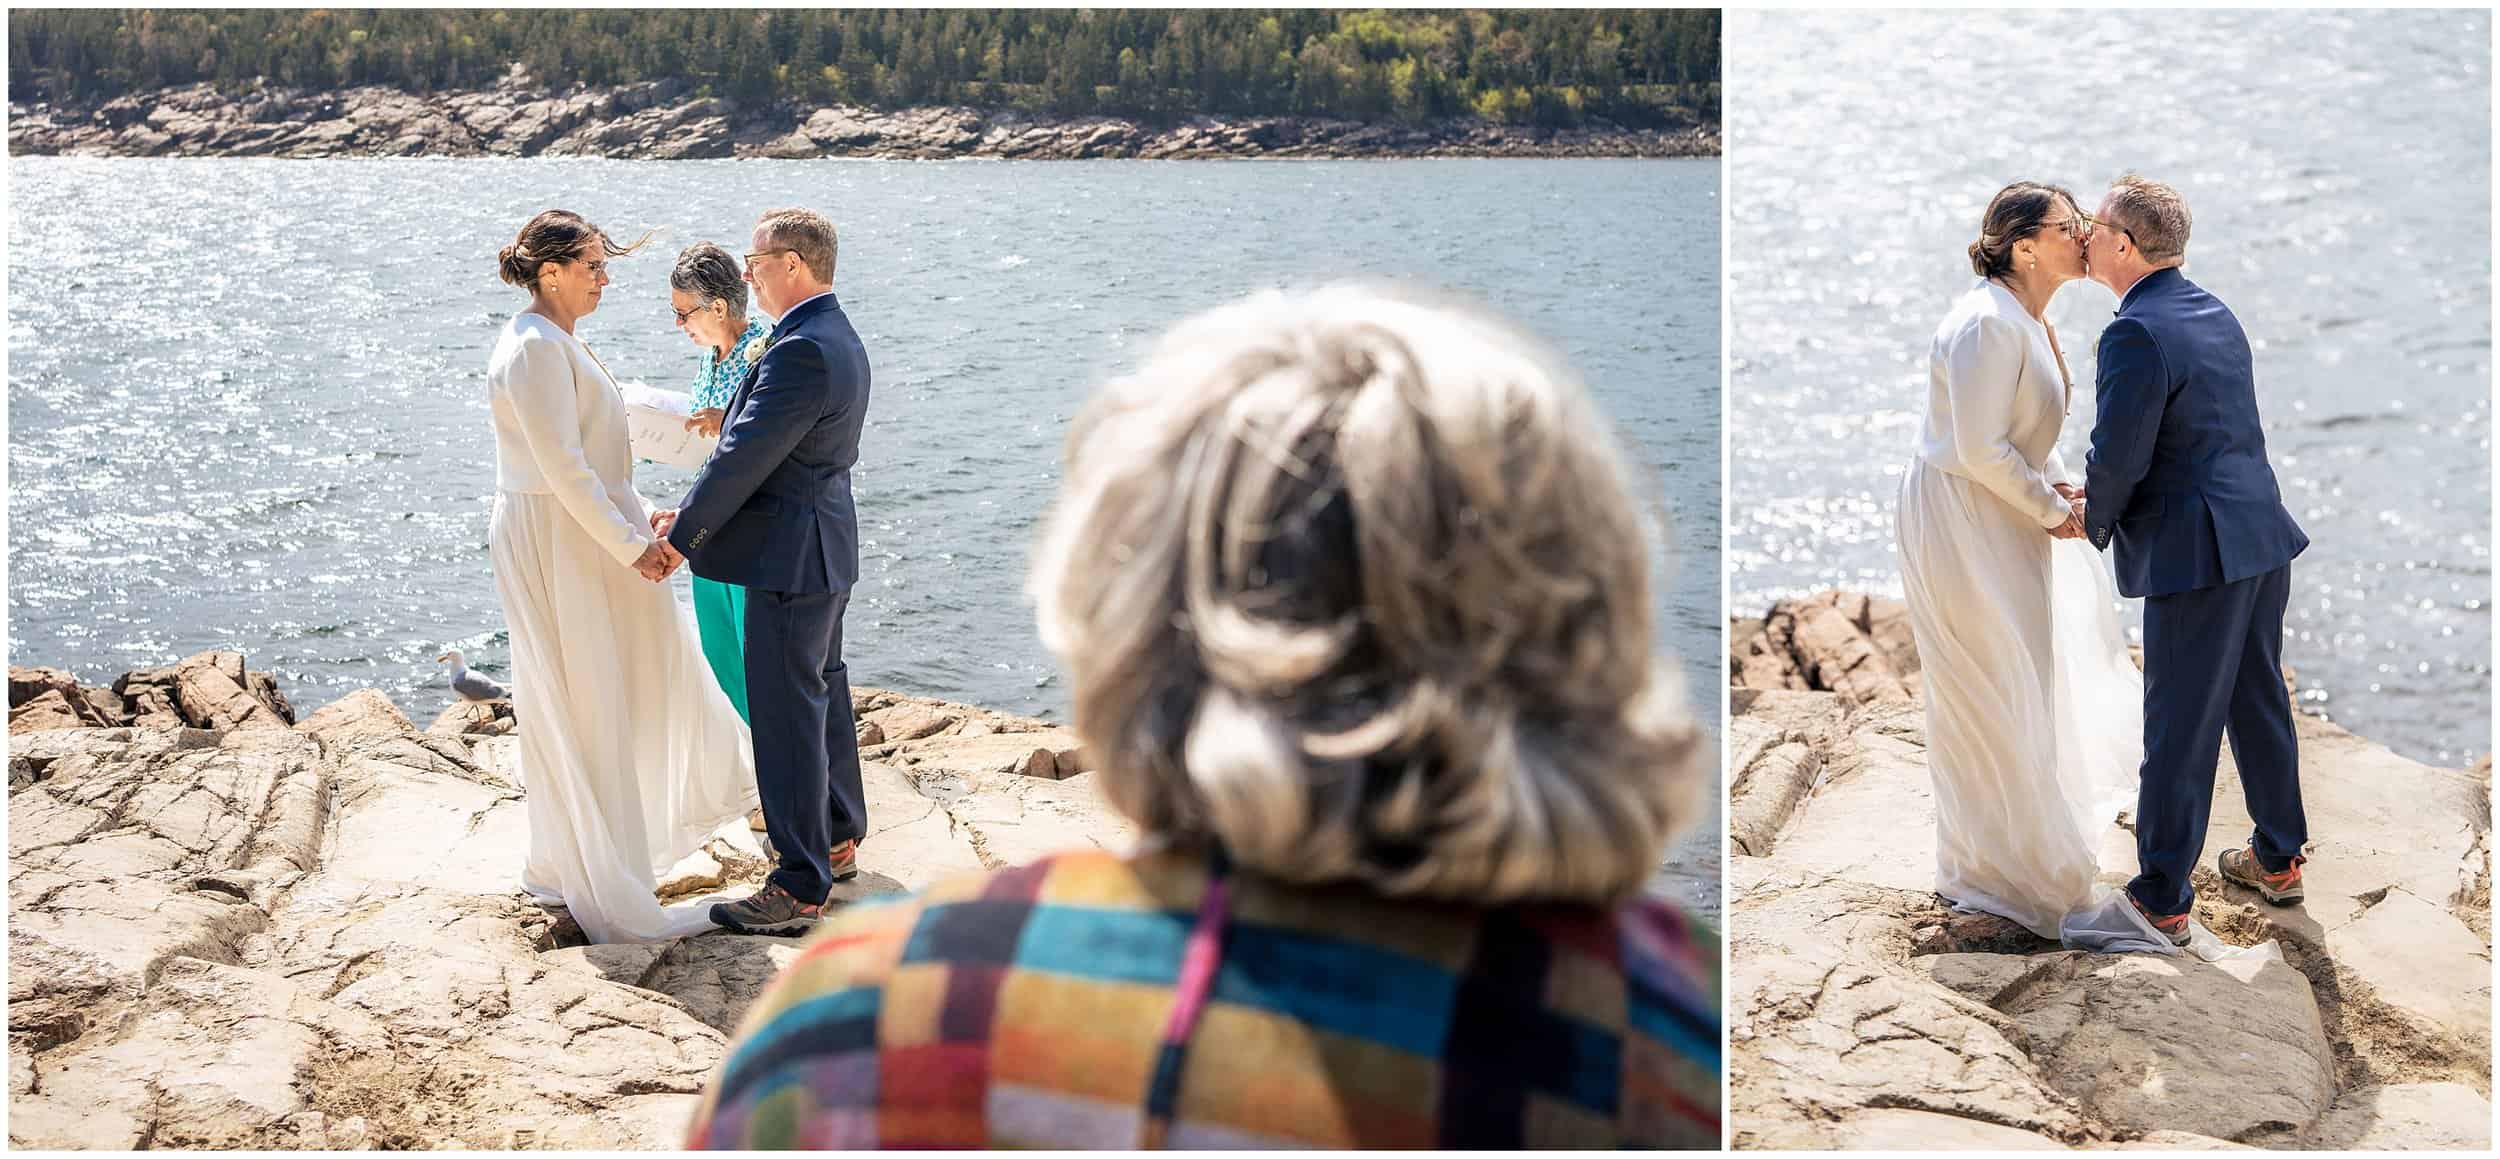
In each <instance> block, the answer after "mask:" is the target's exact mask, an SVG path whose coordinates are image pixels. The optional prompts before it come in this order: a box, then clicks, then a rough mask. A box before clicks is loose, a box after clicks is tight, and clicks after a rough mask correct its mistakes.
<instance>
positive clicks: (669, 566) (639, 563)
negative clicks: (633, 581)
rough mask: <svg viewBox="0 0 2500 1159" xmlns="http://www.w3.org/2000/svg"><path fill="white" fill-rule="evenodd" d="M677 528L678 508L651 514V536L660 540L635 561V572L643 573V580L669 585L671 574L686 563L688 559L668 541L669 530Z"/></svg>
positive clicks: (647, 548) (663, 509)
mask: <svg viewBox="0 0 2500 1159" xmlns="http://www.w3.org/2000/svg"><path fill="white" fill-rule="evenodd" d="M675 526H677V509H676V508H674V507H665V508H662V509H660V510H658V511H654V512H652V513H651V534H653V535H656V536H659V537H660V538H658V539H656V540H654V541H652V543H651V546H649V547H646V548H643V549H642V555H641V556H640V557H639V558H637V559H635V560H634V570H635V571H636V572H639V573H641V575H642V578H644V579H647V580H650V581H651V582H652V583H655V584H658V583H667V582H668V577H669V575H670V573H672V572H675V571H676V570H677V568H678V565H680V564H683V563H685V562H686V557H685V556H684V555H682V554H680V553H679V552H678V550H677V546H676V545H675V544H672V543H670V542H669V541H668V530H669V528H672V527H675Z"/></svg>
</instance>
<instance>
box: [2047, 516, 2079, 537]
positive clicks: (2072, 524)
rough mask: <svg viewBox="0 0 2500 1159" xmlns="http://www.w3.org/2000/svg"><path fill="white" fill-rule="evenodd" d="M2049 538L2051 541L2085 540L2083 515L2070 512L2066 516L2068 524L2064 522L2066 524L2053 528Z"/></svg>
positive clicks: (2050, 530)
mask: <svg viewBox="0 0 2500 1159" xmlns="http://www.w3.org/2000/svg"><path fill="white" fill-rule="evenodd" d="M2049 538H2051V539H2081V538H2083V514H2082V513H2081V512H2068V513H2067V515H2066V522H2064V523H2060V524H2058V525H2057V526H2055V527H2052V528H2050V529H2049Z"/></svg>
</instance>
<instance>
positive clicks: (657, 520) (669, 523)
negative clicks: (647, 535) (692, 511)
mask: <svg viewBox="0 0 2500 1159" xmlns="http://www.w3.org/2000/svg"><path fill="white" fill-rule="evenodd" d="M675 526H677V509H676V508H674V507H663V508H661V509H659V510H657V511H654V512H652V513H651V534H653V535H656V536H659V537H660V539H661V541H662V542H667V540H668V529H669V528H672V527H675Z"/></svg>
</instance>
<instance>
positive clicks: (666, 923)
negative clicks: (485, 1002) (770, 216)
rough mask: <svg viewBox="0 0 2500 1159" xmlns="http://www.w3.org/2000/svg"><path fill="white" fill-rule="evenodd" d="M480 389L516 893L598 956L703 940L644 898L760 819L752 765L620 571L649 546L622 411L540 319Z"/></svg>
mask: <svg viewBox="0 0 2500 1159" xmlns="http://www.w3.org/2000/svg"><path fill="white" fill-rule="evenodd" d="M486 379H487V391H488V396H489V401H490V402H491V404H492V410H493V413H494V422H495V485H496V492H497V493H496V496H495V511H494V520H493V527H492V530H491V531H490V533H489V536H488V553H489V556H490V558H491V559H492V561H493V563H494V569H495V589H496V593H497V594H498V595H499V596H500V597H501V598H502V601H503V612H504V624H505V627H506V629H507V630H508V631H509V633H510V636H511V641H512V710H513V715H514V717H515V718H516V720H517V722H518V724H519V728H518V730H517V731H518V734H519V738H520V739H519V744H520V758H521V759H520V765H521V780H522V791H523V793H524V794H526V796H527V801H528V811H529V826H530V845H529V858H528V862H527V864H526V865H525V866H524V867H523V869H522V872H521V884H522V888H523V889H525V890H526V891H527V892H528V893H529V894H530V895H531V896H532V897H533V898H536V899H537V900H539V901H541V902H548V903H554V902H560V903H562V904H563V905H564V906H565V907H567V908H568V909H570V910H571V911H572V914H573V918H574V920H575V921H577V922H579V923H580V924H581V927H582V932H583V933H585V934H587V935H589V937H590V939H591V940H592V941H594V942H636V941H657V940H660V939H664V938H672V937H680V936H683V935H686V934H691V933H697V932H700V931H702V930H705V929H708V928H710V921H709V919H708V918H707V916H706V910H705V907H704V906H702V905H700V904H696V905H681V906H675V907H663V906H662V905H660V903H659V900H658V898H657V896H656V895H655V894H654V892H653V891H654V886H655V884H656V882H657V880H658V877H659V875H660V874H661V873H663V872H666V871H667V870H668V868H669V867H670V866H672V865H675V864H676V863H677V862H678V861H679V860H680V859H682V858H683V857H684V856H685V855H687V854H689V853H692V852H693V851H694V850H695V849H697V848H699V847H700V846H701V845H702V844H703V843H704V841H705V840H706V839H707V838H708V837H709V836H710V834H711V833H712V832H713V831H714V830H716V829H718V828H720V827H721V826H722V825H724V824H726V823H728V822H730V821H733V820H737V819H740V818H742V817H744V816H745V815H746V812H747V810H748V809H750V808H752V807H754V805H755V803H756V788H755V763H754V756H753V754H752V752H751V751H750V749H749V747H748V745H749V741H748V737H747V727H746V725H745V723H744V722H742V721H740V720H739V719H738V713H737V710H736V709H735V708H733V707H731V706H730V703H729V698H728V697H727V696H726V695H725V694H723V693H722V692H721V690H720V686H719V685H718V684H717V683H715V682H714V681H713V679H712V674H711V669H710V667H709V666H708V665H706V664H705V662H704V659H703V653H702V646H701V644H700V643H699V642H698V640H697V639H696V635H695V626H694V622H693V620H692V619H691V618H689V617H688V616H687V615H686V613H685V612H684V610H683V609H681V608H680V607H679V606H678V603H677V598H676V594H675V592H674V590H673V589H672V587H671V586H670V585H667V584H655V583H652V582H650V581H649V580H646V579H644V578H642V576H641V575H640V574H638V573H637V572H635V571H634V570H633V562H634V560H635V559H636V558H638V557H639V556H641V554H642V551H643V549H644V548H645V547H646V546H648V545H649V544H650V543H651V542H652V541H653V536H652V534H651V517H650V512H649V510H648V509H647V508H646V507H645V506H644V504H643V500H642V497H641V496H640V495H639V494H637V493H636V492H635V491H634V479H633V456H632V452H631V450H630V448H629V446H628V443H627V439H626V430H625V407H624V402H623V400H622V399H621V398H620V396H619V395H618V393H617V388H616V384H615V383H614V381H613V380H611V379H610V378H609V376H608V373H607V371H606V369H605V368H603V367H601V366H600V365H599V362H598V360H597V359H596V358H594V357H592V355H591V353H590V348H589V347H587V346H584V345H583V344H582V343H581V341H580V340H579V339H577V338H575V337H574V336H573V335H571V334H568V333H566V332H565V331H564V330H563V329H562V328H560V327H558V326H556V325H555V324H554V323H553V322H550V321H548V320H547V319H546V318H543V317H541V316H539V315H537V314H531V313H523V314H520V315H518V316H516V317H515V318H513V320H512V322H511V324H509V325H507V326H506V327H504V330H503V334H502V337H501V338H500V339H499V340H498V341H497V342H496V344H495V353H494V356H493V358H492V360H491V361H490V362H489V363H488V367H487V375H486Z"/></svg>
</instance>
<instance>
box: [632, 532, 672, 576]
mask: <svg viewBox="0 0 2500 1159" xmlns="http://www.w3.org/2000/svg"><path fill="white" fill-rule="evenodd" d="M668 556H669V551H668V545H667V544H666V543H661V542H653V543H652V544H651V545H650V546H648V547H645V548H643V549H642V554H641V555H639V556H637V557H635V559H634V570H635V571H637V572H640V573H641V574H642V578H644V579H647V580H650V581H651V582H652V583H655V584H656V583H666V582H667V581H668V573H670V572H672V571H675V570H676V567H675V565H673V564H671V563H670V562H669V560H668Z"/></svg>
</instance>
